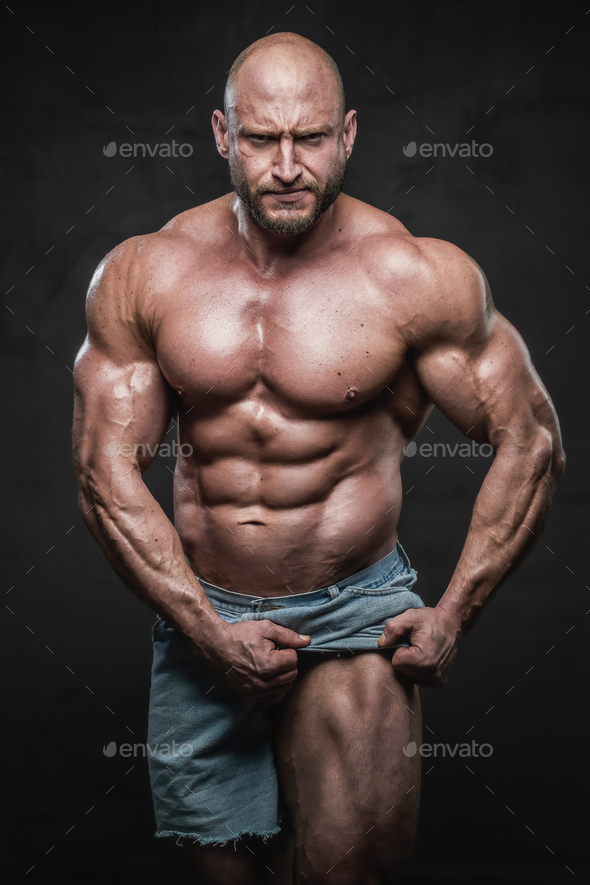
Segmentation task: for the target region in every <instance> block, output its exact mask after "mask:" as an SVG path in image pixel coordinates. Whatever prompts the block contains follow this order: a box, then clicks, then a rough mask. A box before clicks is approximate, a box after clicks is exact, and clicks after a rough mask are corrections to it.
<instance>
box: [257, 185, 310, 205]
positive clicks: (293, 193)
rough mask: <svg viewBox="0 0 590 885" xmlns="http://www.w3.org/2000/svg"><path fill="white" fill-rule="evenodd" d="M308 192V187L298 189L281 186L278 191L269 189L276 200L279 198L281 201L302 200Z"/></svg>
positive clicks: (294, 201)
mask: <svg viewBox="0 0 590 885" xmlns="http://www.w3.org/2000/svg"><path fill="white" fill-rule="evenodd" d="M307 192H308V189H307V188H299V189H298V190H292V189H291V188H281V189H280V190H276V191H267V193H269V194H270V195H271V197H274V199H275V200H278V202H279V203H296V202H297V200H301V199H302V198H303V197H304V196H305V194H306V193H307Z"/></svg>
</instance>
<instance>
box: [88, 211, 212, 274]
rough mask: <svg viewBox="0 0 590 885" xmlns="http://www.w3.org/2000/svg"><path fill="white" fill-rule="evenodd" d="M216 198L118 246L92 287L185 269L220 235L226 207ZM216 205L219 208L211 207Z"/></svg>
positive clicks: (103, 264) (105, 261) (105, 262)
mask: <svg viewBox="0 0 590 885" xmlns="http://www.w3.org/2000/svg"><path fill="white" fill-rule="evenodd" d="M220 203H222V200H214V201H213V202H211V203H204V204H203V205H201V206H196V207H194V208H193V209H189V210H187V211H186V212H182V213H181V214H180V215H176V216H175V217H174V218H172V219H171V220H170V221H169V222H167V223H166V224H165V225H164V227H162V228H161V229H160V230H158V231H155V232H153V233H149V234H142V235H139V236H135V237H130V238H129V239H128V240H125V241H124V242H122V243H120V244H119V245H118V246H116V247H115V248H114V249H113V250H112V251H111V252H109V253H108V255H106V256H105V258H103V260H102V261H101V262H100V264H99V265H98V267H97V269H96V271H95V273H94V276H93V279H92V283H91V290H92V289H93V288H95V287H96V286H97V285H99V284H104V283H105V282H109V283H114V282H117V281H120V282H121V283H124V282H126V283H129V282H131V281H138V282H139V281H141V280H142V279H143V280H144V281H145V282H148V281H149V280H150V279H153V278H154V276H156V277H159V276H161V275H162V273H167V274H174V272H175V270H176V271H182V270H183V269H185V267H186V264H187V262H190V261H191V260H194V258H195V254H196V253H198V252H199V251H203V252H206V251H207V249H208V247H209V246H210V244H211V241H212V240H214V238H215V237H216V236H217V235H218V233H217V232H218V229H219V223H218V220H217V219H216V216H220V215H221V213H222V211H223V208H224V207H223V205H222V206H216V204H220ZM211 207H215V208H213V209H212V208H211Z"/></svg>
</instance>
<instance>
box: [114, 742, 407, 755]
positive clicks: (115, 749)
mask: <svg viewBox="0 0 590 885" xmlns="http://www.w3.org/2000/svg"><path fill="white" fill-rule="evenodd" d="M102 752H103V753H104V754H105V756H114V755H115V753H116V752H117V745H116V743H115V742H114V741H111V742H110V744H107V745H106V747H103V748H102ZM405 752H406V749H405V747H404V753H405Z"/></svg>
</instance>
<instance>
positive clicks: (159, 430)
mask: <svg viewBox="0 0 590 885" xmlns="http://www.w3.org/2000/svg"><path fill="white" fill-rule="evenodd" d="M74 389H75V399H74V458H75V461H76V463H77V464H78V463H79V464H81V465H86V466H87V467H92V468H93V469H95V470H96V469H99V468H100V466H101V465H102V467H103V468H104V467H105V466H106V465H105V459H107V461H110V462H111V464H112V465H114V464H115V463H116V462H118V460H119V456H122V457H124V458H126V459H128V461H129V464H130V466H131V463H132V462H137V463H138V464H139V466H140V468H141V470H142V472H143V470H145V469H147V467H148V466H149V465H150V464H151V462H152V461H153V459H154V457H155V456H156V453H157V449H158V446H159V444H160V443H161V442H162V439H163V438H164V435H165V433H166V431H167V429H168V426H169V424H170V418H171V417H172V398H171V393H170V388H169V386H168V384H167V382H166V380H165V379H164V377H163V375H162V373H161V371H160V368H159V366H158V364H157V362H155V361H149V360H130V361H126V362H119V361H114V360H113V359H112V357H110V356H108V355H106V354H105V353H104V352H102V351H101V350H99V349H98V348H97V347H96V346H95V345H92V344H91V343H90V342H89V341H88V340H87V341H86V342H85V344H84V346H83V347H82V350H81V351H80V353H79V354H78V357H77V359H76V363H75V367H74Z"/></svg>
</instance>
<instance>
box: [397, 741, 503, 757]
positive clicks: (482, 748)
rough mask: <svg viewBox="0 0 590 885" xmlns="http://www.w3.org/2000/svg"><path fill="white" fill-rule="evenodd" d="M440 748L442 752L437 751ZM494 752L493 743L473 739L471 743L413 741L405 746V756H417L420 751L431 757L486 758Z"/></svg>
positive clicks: (422, 754) (423, 754) (421, 753)
mask: <svg viewBox="0 0 590 885" xmlns="http://www.w3.org/2000/svg"><path fill="white" fill-rule="evenodd" d="M438 748H440V751H441V752H440V753H438V752H437V750H438ZM493 752H494V748H493V747H492V745H491V744H476V743H475V741H471V743H470V744H453V745H451V744H420V746H418V745H417V744H416V741H412V742H411V743H409V744H408V745H407V746H406V747H404V756H415V755H416V753H420V755H421V756H424V757H425V758H429V757H431V756H437V755H438V756H455V755H456V756H483V757H484V759H486V758H487V757H488V756H491V755H492V753H493Z"/></svg>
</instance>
